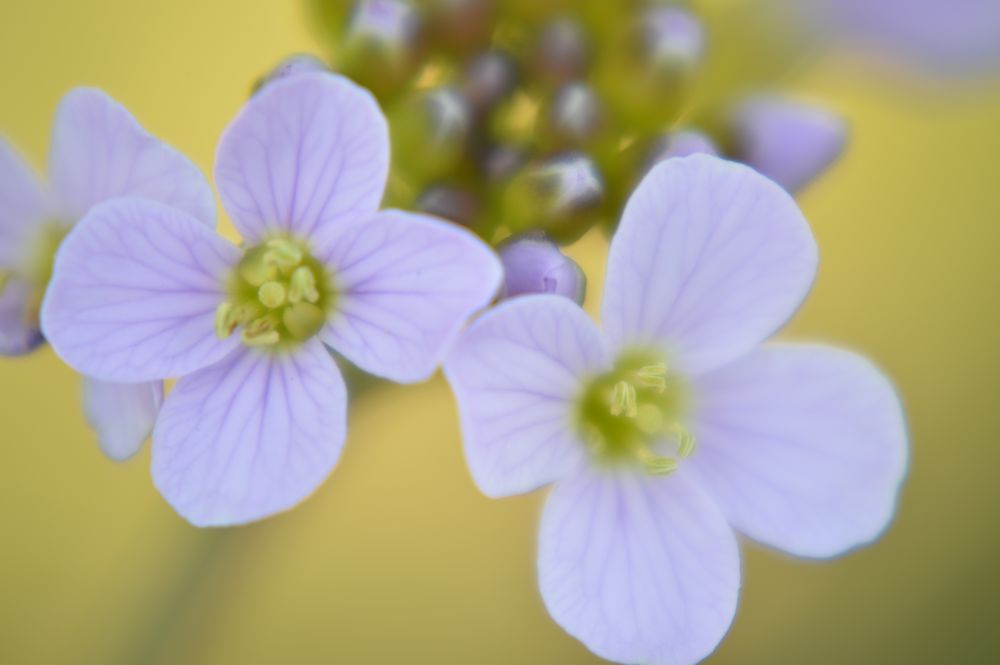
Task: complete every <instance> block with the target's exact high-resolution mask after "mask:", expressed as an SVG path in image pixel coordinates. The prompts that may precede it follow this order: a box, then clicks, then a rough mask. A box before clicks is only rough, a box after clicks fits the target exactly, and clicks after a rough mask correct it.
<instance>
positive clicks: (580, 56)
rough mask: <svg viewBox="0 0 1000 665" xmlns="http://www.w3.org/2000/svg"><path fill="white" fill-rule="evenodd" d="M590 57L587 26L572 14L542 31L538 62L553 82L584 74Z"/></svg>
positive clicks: (536, 49)
mask: <svg viewBox="0 0 1000 665" xmlns="http://www.w3.org/2000/svg"><path fill="white" fill-rule="evenodd" d="M589 61H590V46H589V44H588V43H587V34H586V32H585V31H584V28H583V26H581V25H580V24H579V23H578V22H576V21H574V20H573V19H570V18H565V17H562V18H556V19H553V20H551V21H549V22H548V23H546V24H545V25H544V26H542V28H541V30H539V33H538V44H537V45H536V47H535V57H534V64H535V68H536V69H537V70H538V73H539V74H541V76H542V77H543V78H545V79H547V80H548V81H549V82H550V83H556V84H558V83H565V82H566V81H570V80H572V79H575V78H579V77H580V76H582V75H583V73H584V71H585V70H586V68H587V64H588V63H589Z"/></svg>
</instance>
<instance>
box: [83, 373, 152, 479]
mask: <svg viewBox="0 0 1000 665" xmlns="http://www.w3.org/2000/svg"><path fill="white" fill-rule="evenodd" d="M162 403H163V382H162V381H153V382H143V383H108V382H107V381H100V380H98V379H92V378H90V377H86V376H85V377H83V409H84V413H85V414H86V416H87V423H88V424H89V425H90V426H91V427H92V428H93V429H94V430H95V431H96V432H97V438H98V443H99V444H100V446H101V450H102V451H104V454H105V455H107V456H108V457H110V458H111V459H113V460H115V461H116V462H120V461H122V460H126V459H128V458H130V457H132V456H133V455H135V454H136V453H137V452H139V449H140V448H141V447H142V444H143V443H144V442H145V441H146V439H147V438H149V435H150V433H151V432H152V431H153V423H155V422H156V415H157V413H159V411H160V405H161V404H162Z"/></svg>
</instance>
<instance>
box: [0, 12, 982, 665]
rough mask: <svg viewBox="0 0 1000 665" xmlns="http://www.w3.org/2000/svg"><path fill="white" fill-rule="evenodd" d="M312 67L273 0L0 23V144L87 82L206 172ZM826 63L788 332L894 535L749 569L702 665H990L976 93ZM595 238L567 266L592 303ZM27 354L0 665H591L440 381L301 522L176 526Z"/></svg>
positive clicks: (388, 414)
mask: <svg viewBox="0 0 1000 665" xmlns="http://www.w3.org/2000/svg"><path fill="white" fill-rule="evenodd" d="M293 51H314V52H317V51H321V49H320V48H319V45H318V44H317V42H316V39H315V37H314V35H313V34H312V33H311V31H310V30H309V28H308V24H307V22H306V17H305V8H304V7H303V5H302V4H301V3H299V2H294V1H293V0H272V1H270V2H268V1H267V0H257V1H254V0H211V1H208V2H205V1H198V0H172V1H171V2H136V1H135V0H131V1H128V0H87V1H86V2H80V1H79V0H59V1H42V0H33V1H27V0H20V1H16V0H4V1H3V2H2V4H0V82H2V85H3V88H4V92H3V95H2V103H0V132H2V133H3V134H4V135H5V136H6V137H7V138H8V139H9V140H11V141H12V142H13V143H14V144H16V145H17V146H19V147H20V148H21V150H22V151H23V152H24V153H25V154H26V156H27V157H28V158H29V159H31V160H32V161H33V162H34V163H35V164H36V165H38V166H42V165H43V163H44V157H45V154H46V150H47V146H48V141H49V129H50V123H51V119H52V114H53V111H54V109H55V106H56V103H57V102H58V100H59V98H60V97H61V95H62V94H63V93H64V92H66V91H67V90H68V89H69V88H70V87H72V86H75V85H80V84H87V85H96V86H99V87H102V88H104V89H105V90H107V91H108V92H110V93H111V94H112V95H113V96H115V97H116V98H117V99H119V100H120V101H122V102H123V103H124V104H125V105H126V106H128V107H129V108H130V109H131V110H132V111H133V113H134V114H135V115H136V116H137V117H138V118H139V120H140V122H142V123H143V124H144V125H145V126H146V127H147V128H148V129H150V130H151V131H153V132H154V133H156V134H157V135H159V136H160V137H162V138H164V139H165V140H167V141H168V142H170V143H171V144H173V145H174V146H176V147H178V148H179V149H180V150H182V151H184V152H185V153H187V154H188V155H190V156H192V157H193V158H194V159H195V161H196V162H197V163H198V164H199V165H200V166H201V167H202V168H203V169H204V170H205V171H206V172H210V170H211V167H212V159H213V154H214V150H215V143H216V139H217V137H218V136H219V133H220V132H221V130H222V129H223V127H224V126H225V125H226V123H227V122H228V121H229V120H230V119H231V118H232V116H233V115H234V114H235V112H236V111H237V109H238V108H239V106H240V105H241V104H242V103H243V101H244V100H245V99H246V97H247V93H248V91H249V89H250V85H251V83H252V82H253V80H254V79H255V78H256V77H257V76H258V75H259V74H260V73H262V72H263V71H265V70H266V69H267V68H269V67H270V66H271V65H273V64H274V63H275V62H276V61H277V60H278V59H279V58H281V57H282V56H284V55H286V54H288V53H289V52H293ZM858 73H859V70H858V68H857V67H853V68H851V67H848V66H846V64H845V63H843V62H841V63H837V62H831V63H828V64H825V65H823V66H822V67H821V68H819V69H817V70H813V71H811V72H810V73H809V74H808V75H807V76H805V77H804V78H800V79H798V80H795V81H793V82H792V84H793V87H794V89H795V90H797V91H799V92H803V93H807V94H812V95H815V96H817V97H820V98H822V99H825V100H828V101H829V102H830V104H831V105H832V106H834V107H835V108H838V109H839V110H841V111H842V112H844V113H845V114H846V115H847V116H848V117H849V118H850V119H851V123H852V128H853V143H852V144H851V146H850V149H849V151H848V154H847V155H846V157H845V158H844V159H843V160H842V161H841V162H840V163H839V164H838V165H837V167H836V168H835V169H834V170H833V171H832V172H831V173H830V174H828V175H827V176H826V177H823V178H822V179H821V181H820V182H818V183H817V184H815V185H814V186H813V187H811V188H810V189H809V190H808V191H807V192H806V193H805V194H804V195H803V196H802V197H801V202H802V205H803V207H804V209H805V211H806V213H807V216H808V217H809V219H810V220H811V221H812V223H813V226H814V229H815V232H816V235H817V236H818V239H819V244H820V248H821V256H822V264H821V269H820V276H819V281H818V283H817V286H816V288H815V290H814V292H813V294H812V297H811V298H810V300H809V302H808V304H807V305H806V307H805V309H804V310H803V311H802V312H801V314H800V315H799V316H798V317H797V319H796V320H795V322H794V324H793V325H792V327H791V329H790V330H789V331H787V332H786V333H785V334H786V336H795V337H799V338H820V339H824V340H830V341H836V342H838V343H842V344H844V345H847V346H850V347H854V348H856V349H860V350H863V351H864V352H866V353H868V354H869V355H871V356H872V357H874V358H875V359H876V360H877V362H878V363H880V364H881V365H882V366H883V367H884V368H885V369H886V370H887V372H888V373H889V374H890V375H891V376H892V377H894V379H895V381H896V382H897V384H898V386H899V388H900V390H901V392H902V395H903V398H904V400H905V403H906V405H907V408H908V412H909V418H910V425H911V429H912V435H913V436H912V438H913V461H912V467H911V477H910V480H909V483H908V485H907V487H906V489H905V491H904V494H903V498H902V503H901V506H900V511H899V515H898V519H897V522H896V523H895V525H894V526H893V528H892V529H891V531H890V532H889V533H888V535H887V536H886V537H885V538H884V539H883V540H882V541H881V542H880V543H878V544H877V545H876V546H874V547H873V548H870V549H868V550H865V551H862V552H859V553H857V554H854V555H853V556H850V557H848V558H846V559H843V560H839V561H836V562H832V563H822V564H815V563H802V562H796V561H792V560H788V559H785V558H783V557H781V556H780V555H776V554H774V553H771V552H766V551H762V550H761V549H760V548H757V547H755V546H753V545H748V546H747V547H746V549H745V551H746V556H745V563H744V572H745V582H744V593H743V596H742V602H741V607H740V611H739V613H738V616H737V619H736V623H735V625H734V627H733V629H732V631H731V633H730V635H729V637H728V638H727V639H726V640H725V641H724V642H723V645H722V647H721V648H720V649H719V651H718V652H717V653H716V654H715V655H714V656H713V657H712V658H711V659H710V660H709V662H711V663H716V664H720V665H722V664H728V663H742V664H747V663H751V664H752V663H768V664H772V665H779V664H802V663H810V664H812V663H817V664H827V663H829V664H834V663H836V664H842V663H944V662H947V663H996V662H1000V632H998V629H997V624H998V620H1000V572H998V570H997V568H998V565H1000V564H998V562H1000V528H998V527H1000V521H998V519H997V516H996V514H997V506H1000V408H997V406H995V401H996V394H997V376H998V375H1000V345H998V339H997V337H998V335H997V331H998V329H1000V279H998V278H1000V268H998V266H1000V259H998V249H997V248H998V247H1000V122H998V119H1000V90H997V89H995V88H994V89H991V90H988V91H987V92H985V93H984V92H982V91H980V92H978V93H974V94H973V93H967V92H959V91H955V90H947V91H944V90H940V89H923V90H920V91H919V93H918V91H916V90H914V89H912V88H911V89H910V91H909V92H899V91H896V92H893V91H892V89H891V88H890V87H887V86H885V85H883V81H882V80H880V79H875V78H866V79H859V77H858V76H857V75H858ZM604 250H605V245H604V240H603V239H602V238H601V237H599V236H591V237H588V238H586V239H585V240H584V241H583V242H582V243H580V244H579V245H578V246H577V247H576V248H574V254H575V256H577V257H578V258H579V259H581V261H582V262H583V263H584V264H585V265H586V266H587V267H588V272H589V273H590V274H591V281H590V282H591V286H592V291H591V294H590V296H589V301H588V305H589V306H590V307H591V308H592V309H593V306H594V304H595V303H596V302H599V295H600V294H599V291H600V282H601V279H600V277H599V275H600V269H601V264H602V262H603V252H604ZM79 391H80V382H79V379H78V377H77V376H76V375H75V374H73V372H71V371H70V370H69V369H67V368H66V367H64V366H63V365H61V364H60V362H59V361H58V359H57V358H56V357H55V356H54V355H53V354H52V352H51V351H50V350H48V349H45V350H42V351H41V352H39V353H37V354H35V355H33V356H31V357H29V358H24V359H16V360H10V359H6V360H2V361H0V405H2V407H0V408H2V414H3V425H2V427H0V433H2V434H0V438H2V441H0V533H2V538H3V542H2V543H0V662H3V663H116V664H117V663H142V664H152V663H157V664H162V663H186V664H200V663H241V664H249V663H273V662H294V663H331V662H337V663H341V662H342V663H355V664H365V663H412V664H423V663H436V664H447V663H463V664H468V663H476V664H477V665H489V664H498V665H499V664H510V663H554V664H584V663H596V662H599V661H598V660H597V659H596V658H595V657H594V656H592V655H590V654H589V653H588V652H587V651H586V649H585V648H584V647H583V646H582V645H580V644H578V643H577V642H575V641H574V640H573V639H571V638H569V637H568V636H566V635H565V634H563V632H562V631H561V630H560V629H559V628H558V626H556V624H554V623H553V622H552V621H551V620H550V619H549V618H548V616H547V615H546V613H545V610H544V608H543V606H542V603H541V601H540V599H539V596H538V594H537V591H536V588H535V579H534V544H535V542H534V541H535V529H536V519H537V514H538V512H539V506H540V502H541V498H542V495H541V493H538V494H535V495H532V496H526V497H521V498H516V499H510V500H506V501H490V500H487V499H486V498H484V497H482V496H481V495H480V494H479V493H478V492H477V491H476V489H475V487H474V486H473V484H472V481H471V479H470V478H469V475H468V473H467V472H466V470H465V466H464V462H463V459H462V455H461V449H460V442H459V436H458V427H457V419H456V415H455V409H454V405H453V403H452V400H451V397H450V395H449V393H448V390H447V387H446V385H445V383H444V381H443V380H441V379H440V378H435V379H434V380H433V381H431V382H430V383H428V384H426V385H423V386H417V387H408V388H407V387H391V388H387V389H384V390H382V391H380V392H377V393H373V394H372V395H371V396H369V397H365V398H363V399H362V400H360V401H359V402H358V403H357V404H356V406H355V408H354V410H353V412H352V417H351V425H350V434H349V437H348V443H347V448H346V453H345V455H344V457H343V459H342V461H341V463H340V465H339V467H338V469H337V470H336V471H335V473H334V475H333V476H332V478H331V480H330V481H329V482H328V483H327V484H326V485H325V486H324V487H323V488H322V489H321V490H320V491H319V492H318V493H317V494H316V495H315V496H314V497H313V498H311V499H310V500H309V501H307V502H306V503H305V504H303V505H302V506H301V507H299V508H298V509H297V510H295V511H293V512H291V513H289V514H286V515H282V516H279V517H276V518H273V519H270V520H267V521H265V522H263V523H261V524H257V525H253V526H250V527H246V528H240V529H233V530H223V531H220V530H215V531H199V530H197V529H194V528H192V527H190V526H189V525H188V524H187V523H185V522H184V521H182V520H181V519H180V518H179V517H177V516H176V515H175V514H174V513H173V512H172V510H171V509H170V508H169V506H168V505H167V504H166V503H165V502H164V501H163V500H162V499H161V498H160V497H159V496H158V495H157V493H156V492H155V490H154V489H153V486H152V484H151V483H150V480H149V473H148V462H149V456H148V451H146V452H143V453H142V454H140V455H139V456H138V457H137V458H136V459H133V460H132V461H130V462H127V463H125V464H122V465H116V464H114V463H112V462H109V461H108V460H106V459H104V458H103V457H102V456H101V454H100V452H99V451H98V448H97V446H96V445H95V443H94V442H93V441H92V439H91V435H90V433H89V432H88V430H87V429H86V426H85V424H84V420H83V417H82V413H81V408H80V405H79V401H78V398H79V395H78V393H79Z"/></svg>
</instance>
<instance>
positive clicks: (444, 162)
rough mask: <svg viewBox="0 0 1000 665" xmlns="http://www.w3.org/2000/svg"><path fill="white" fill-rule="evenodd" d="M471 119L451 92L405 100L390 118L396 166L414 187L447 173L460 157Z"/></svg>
mask: <svg viewBox="0 0 1000 665" xmlns="http://www.w3.org/2000/svg"><path fill="white" fill-rule="evenodd" d="M471 115H472V114H471V110H470V108H469V104H468V103H467V102H466V100H465V98H464V97H463V95H462V94H461V93H460V92H458V91H457V90H455V89H454V88H435V89H432V90H426V91H422V92H420V93H418V94H417V95H416V96H414V97H413V98H411V99H409V100H407V101H406V102H405V103H403V104H402V105H401V106H400V107H398V108H396V109H395V110H394V111H393V112H392V114H391V119H392V122H391V123H390V126H391V129H392V146H393V153H394V158H395V160H396V166H397V167H399V168H400V169H401V171H402V173H404V174H405V175H406V176H407V177H408V178H409V179H410V180H411V181H412V182H414V183H415V184H426V183H429V182H431V181H432V180H435V179H437V178H438V177H440V176H441V175H443V174H444V173H446V172H447V171H448V170H449V169H451V168H452V167H453V166H454V165H455V163H456V162H457V161H458V159H459V158H460V157H461V156H462V151H463V149H464V147H465V142H466V139H467V138H468V134H469V131H470V128H471V122H472V117H471Z"/></svg>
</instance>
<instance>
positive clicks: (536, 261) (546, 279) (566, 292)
mask: <svg viewBox="0 0 1000 665" xmlns="http://www.w3.org/2000/svg"><path fill="white" fill-rule="evenodd" d="M499 254H500V262H501V263H502V264H503V272H504V280H503V290H502V292H501V294H500V295H501V297H503V298H512V297H514V296H520V295H525V294H529V293H551V294H554V295H558V296H563V297H564V298H569V299H570V300H572V301H573V302H575V303H577V304H581V303H583V297H584V294H585V292H586V288H587V278H586V276H585V275H584V274H583V271H582V270H580V266H578V265H577V264H576V261H574V260H573V259H571V258H569V257H568V256H566V255H565V254H563V253H562V252H561V251H559V246H558V245H556V244H555V243H554V242H552V241H551V240H549V239H548V238H545V237H544V236H533V235H525V236H520V237H517V238H513V239H511V240H509V241H507V242H506V243H504V244H503V246H501V247H500V249H499Z"/></svg>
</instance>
